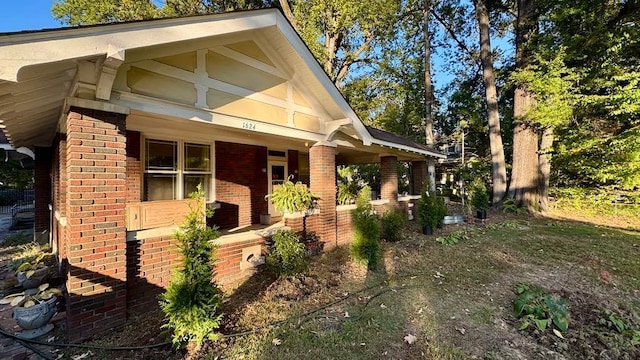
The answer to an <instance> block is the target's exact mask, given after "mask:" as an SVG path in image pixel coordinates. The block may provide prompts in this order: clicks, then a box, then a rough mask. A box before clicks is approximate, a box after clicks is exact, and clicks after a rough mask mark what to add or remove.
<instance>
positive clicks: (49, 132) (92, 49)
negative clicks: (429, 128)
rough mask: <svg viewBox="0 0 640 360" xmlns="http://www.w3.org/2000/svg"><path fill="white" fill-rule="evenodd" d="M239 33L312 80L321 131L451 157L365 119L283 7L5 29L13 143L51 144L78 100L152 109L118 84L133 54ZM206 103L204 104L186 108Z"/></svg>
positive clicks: (5, 108) (2, 81)
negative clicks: (133, 101) (130, 99)
mask: <svg viewBox="0 0 640 360" xmlns="http://www.w3.org/2000/svg"><path fill="white" fill-rule="evenodd" d="M234 34H250V36H251V37H253V38H256V39H258V40H259V41H261V42H263V43H264V44H266V46H268V47H271V48H272V49H273V50H274V52H277V53H278V54H279V56H281V57H282V59H284V61H285V62H286V67H288V68H290V69H295V79H296V81H297V82H298V83H303V84H305V86H307V87H308V89H309V91H310V92H312V93H313V95H314V96H315V97H316V100H317V103H318V104H321V105H322V107H323V111H325V112H326V114H328V117H329V118H328V120H330V121H328V122H327V123H326V129H324V133H322V134H317V136H320V137H322V138H324V139H326V140H332V139H333V137H334V135H336V134H337V133H341V134H342V135H347V136H348V137H349V138H350V141H352V140H353V141H356V142H358V143H360V146H364V147H370V146H371V145H376V146H375V147H384V148H391V149H393V150H394V151H402V152H407V153H411V154H413V155H412V156H416V155H419V156H426V157H444V155H442V154H440V153H439V152H437V151H435V150H433V149H430V148H427V147H425V146H423V145H420V144H417V143H415V142H413V141H410V140H408V139H404V138H402V137H399V136H397V135H394V134H390V133H387V132H384V131H381V130H377V129H373V128H367V127H365V126H364V124H363V123H362V121H361V120H360V119H359V118H358V116H357V115H356V114H355V112H354V111H353V110H352V109H351V107H350V106H349V104H348V103H347V102H346V100H345V99H344V98H343V97H342V95H341V94H340V92H339V91H338V89H337V88H336V87H335V86H334V84H333V83H332V82H331V80H330V78H329V77H328V76H327V74H326V73H325V72H324V70H323V69H322V66H321V65H320V64H319V63H318V61H317V60H316V59H315V58H314V57H313V55H312V54H311V52H310V51H309V49H308V48H307V46H306V45H305V44H304V42H303V41H302V39H301V38H300V37H299V36H298V34H297V33H296V32H295V30H294V29H293V28H292V26H291V25H290V24H289V22H288V21H287V20H286V18H285V17H284V16H283V15H282V14H281V13H280V11H278V10H277V9H262V10H252V11H239V12H232V13H224V14H213V15H201V16H192V17H183V18H167V19H156V20H146V21H135V22H127V23H117V24H105V25H94V26H81V27H73V28H58V29H49V30H39V31H23V32H16V33H5V34H0V54H2V55H0V122H1V123H0V128H2V130H3V132H4V134H5V135H6V137H7V139H8V141H9V143H10V144H11V145H12V146H13V147H16V148H17V147H22V146H26V147H30V148H33V147H34V146H49V145H50V143H51V141H52V139H53V137H54V135H55V133H56V131H61V130H63V127H62V126H61V125H62V124H63V122H64V119H65V114H66V112H67V111H68V109H69V107H71V106H79V107H88V108H93V109H97V110H104V111H110V112H118V113H124V114H129V112H130V111H133V110H143V111H144V109H134V108H133V107H131V106H130V105H129V104H130V103H127V102H126V101H122V100H120V95H121V94H120V93H119V92H117V91H112V90H114V88H112V87H114V82H115V81H117V80H116V76H117V75H116V74H117V73H118V68H119V67H120V65H121V64H123V63H124V62H125V61H126V60H127V59H128V58H127V57H129V58H130V57H131V56H133V57H136V56H139V54H140V53H141V52H143V53H144V52H145V51H146V50H147V49H158V48H165V47H168V46H184V44H188V43H189V42H193V41H204V40H207V41H208V40H209V39H213V38H221V37H225V36H234ZM143 100H144V99H143ZM163 106H164V105H163ZM184 108H185V107H184V106H182V109H183V110H184ZM201 110H203V109H201V108H198V107H197V106H196V107H193V108H189V109H186V112H189V114H199V113H202V111H201ZM204 110H206V109H204ZM183 113H184V111H183ZM186 118H198V116H192V117H186ZM214 124H215V122H214ZM227 124H228V123H227ZM219 125H224V124H219ZM292 131H294V129H292Z"/></svg>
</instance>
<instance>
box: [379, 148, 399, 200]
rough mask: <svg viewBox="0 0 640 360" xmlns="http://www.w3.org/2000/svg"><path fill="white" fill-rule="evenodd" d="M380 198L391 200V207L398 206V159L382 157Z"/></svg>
mask: <svg viewBox="0 0 640 360" xmlns="http://www.w3.org/2000/svg"><path fill="white" fill-rule="evenodd" d="M380 198H381V199H385V200H389V205H388V206H389V207H390V208H396V207H398V159H397V158H396V157H395V156H381V157H380Z"/></svg>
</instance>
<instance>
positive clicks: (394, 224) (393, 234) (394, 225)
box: [380, 210, 407, 242]
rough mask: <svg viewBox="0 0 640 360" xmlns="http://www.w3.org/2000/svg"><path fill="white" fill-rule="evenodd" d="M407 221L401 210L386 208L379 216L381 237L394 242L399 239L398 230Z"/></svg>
mask: <svg viewBox="0 0 640 360" xmlns="http://www.w3.org/2000/svg"><path fill="white" fill-rule="evenodd" d="M406 223H407V217H406V216H405V214H404V212H403V211H400V210H387V211H385V212H384V214H382V217H380V225H381V232H382V238H383V239H385V240H387V241H391V242H396V241H399V240H400V239H401V236H400V231H401V230H402V228H403V227H404V226H405V225H406Z"/></svg>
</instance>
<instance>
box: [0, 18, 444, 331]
mask: <svg viewBox="0 0 640 360" xmlns="http://www.w3.org/2000/svg"><path fill="white" fill-rule="evenodd" d="M0 54H2V55H1V56H2V62H0V104H1V105H0V120H2V124H3V127H4V132H5V134H6V135H7V138H8V139H9V141H10V143H11V145H12V146H14V147H16V148H17V147H23V146H24V147H28V148H31V149H33V151H34V153H35V171H36V175H35V178H36V225H35V226H36V232H37V233H39V232H42V231H46V230H49V231H50V234H51V241H52V245H53V248H54V250H55V251H56V252H57V255H58V258H59V260H60V262H61V268H62V269H63V272H64V274H65V277H66V287H67V291H68V298H67V310H68V311H67V319H68V323H69V326H68V328H69V330H70V331H71V333H72V334H73V336H74V337H75V338H77V339H82V338H86V337H88V336H90V335H91V334H93V333H95V332H99V331H101V330H102V329H105V328H109V327H112V326H116V325H119V324H122V323H123V322H124V320H125V319H126V316H127V313H128V312H131V311H138V310H144V309H145V307H146V306H148V305H150V304H152V303H153V304H155V303H156V301H157V299H156V295H157V294H158V292H159V291H160V290H161V289H162V287H163V286H165V285H166V284H167V282H168V280H169V274H170V270H171V268H172V266H173V265H174V264H175V260H176V256H177V255H176V254H175V253H174V252H172V251H171V249H173V242H172V234H173V233H174V231H175V228H176V224H179V223H180V222H181V221H182V218H183V215H184V214H185V210H186V209H187V200H184V199H185V198H186V197H187V194H188V193H189V192H190V191H192V190H193V189H194V188H195V187H196V185H197V184H198V183H202V184H204V188H205V191H206V196H207V200H208V201H209V202H210V203H211V204H212V206H214V207H216V208H217V210H216V213H215V215H214V217H213V219H210V221H211V222H212V223H214V224H215V225H218V226H219V227H221V228H222V229H231V231H228V232H225V236H223V237H221V238H220V239H218V240H217V241H218V243H219V244H220V246H221V247H220V250H219V261H218V267H217V268H218V280H220V281H221V282H230V281H235V280H237V279H239V278H242V277H244V276H247V274H250V273H251V272H250V270H252V267H253V264H252V263H251V262H249V261H246V260H247V257H248V256H250V255H251V254H255V253H256V252H258V253H259V252H260V245H261V244H262V242H263V238H262V236H261V235H260V234H261V233H259V232H255V231H251V228H249V227H250V226H252V225H256V224H258V223H259V222H260V215H263V214H271V215H272V218H274V219H276V218H277V217H278V216H279V214H277V213H276V212H275V210H274V209H272V208H271V207H270V205H269V203H268V202H267V201H265V199H264V196H265V195H266V194H268V193H269V192H270V191H271V189H272V187H273V186H277V185H278V184H279V183H281V182H282V180H283V179H285V178H286V177H288V176H293V177H294V178H295V179H296V180H301V181H304V182H306V183H307V184H308V185H309V186H310V188H311V190H312V191H313V192H314V193H316V194H317V195H319V196H320V198H321V200H320V201H319V210H318V211H317V212H316V214H314V215H312V216H310V217H309V219H308V220H307V224H308V227H309V229H310V230H312V231H315V232H316V233H317V234H318V235H319V236H320V238H321V240H322V241H323V242H324V243H325V245H326V246H325V248H328V247H333V246H336V245H339V244H341V243H345V242H348V241H349V239H350V233H351V224H350V209H349V208H348V207H346V208H341V207H337V206H336V180H335V172H336V165H337V164H359V163H372V162H380V164H381V179H382V190H381V198H382V200H381V201H380V202H379V203H382V204H384V203H387V204H388V206H397V205H398V198H397V176H396V164H397V162H398V161H410V162H413V169H414V171H413V174H414V181H415V182H416V183H418V184H421V183H422V182H424V179H425V177H426V169H427V168H426V158H428V157H439V158H443V157H445V156H444V155H441V154H440V153H438V152H436V151H434V150H431V149H429V148H427V147H425V146H422V145H419V144H416V143H414V142H411V141H408V140H406V139H402V138H400V137H397V136H395V135H393V134H389V133H385V132H381V131H378V130H374V129H370V130H368V129H367V128H366V127H365V126H364V125H363V124H362V122H361V121H360V119H358V117H357V116H356V114H355V113H354V112H353V110H352V109H351V108H350V107H349V105H348V104H347V102H346V101H345V100H344V98H343V97H342V96H341V95H340V93H339V91H338V90H337V89H336V88H335V87H334V85H333V84H332V83H331V81H330V79H329V77H328V76H327V75H326V74H325V73H324V71H323V70H322V68H321V66H320V65H319V64H318V62H317V61H316V60H315V59H314V58H313V56H312V54H311V53H310V51H309V50H308V48H307V47H306V46H305V44H304V43H303V42H302V40H301V39H300V38H299V36H298V35H297V34H296V33H295V31H294V30H293V28H292V27H291V26H290V24H289V23H288V22H287V21H286V19H285V18H284V16H282V14H281V13H280V12H279V11H277V10H274V9H266V10H256V11H248V12H236V13H227V14H218V15H207V16H197V17H188V18H176V19H161V20H152V21H141V22H131V23H122V24H109V25H101V26H86V27H79V28H67V29H55V30H44V31H34V32H21V33H12V34H2V35H0ZM420 187H421V185H420V186H417V187H416V188H420ZM286 223H287V225H289V226H291V227H293V228H295V229H299V227H300V226H301V221H300V220H299V219H288V220H286ZM242 229H244V231H243V230H242Z"/></svg>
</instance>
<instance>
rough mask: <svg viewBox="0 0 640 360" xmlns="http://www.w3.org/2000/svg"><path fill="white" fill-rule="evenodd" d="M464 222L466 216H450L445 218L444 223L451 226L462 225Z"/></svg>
mask: <svg viewBox="0 0 640 360" xmlns="http://www.w3.org/2000/svg"><path fill="white" fill-rule="evenodd" d="M463 222H464V215H450V216H445V217H444V220H443V222H442V223H443V224H445V225H449V224H460V223H463Z"/></svg>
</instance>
